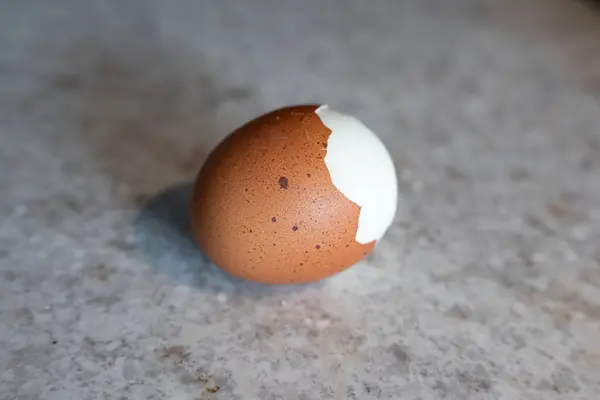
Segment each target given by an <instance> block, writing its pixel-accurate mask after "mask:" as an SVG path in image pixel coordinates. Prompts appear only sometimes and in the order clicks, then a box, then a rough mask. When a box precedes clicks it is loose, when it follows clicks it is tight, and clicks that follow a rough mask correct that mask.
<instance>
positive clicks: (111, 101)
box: [0, 0, 600, 400]
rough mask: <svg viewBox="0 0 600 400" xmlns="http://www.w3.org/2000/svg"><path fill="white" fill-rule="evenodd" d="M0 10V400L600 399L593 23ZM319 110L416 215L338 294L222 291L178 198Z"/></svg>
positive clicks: (424, 12) (483, 4)
mask: <svg viewBox="0 0 600 400" xmlns="http://www.w3.org/2000/svg"><path fill="white" fill-rule="evenodd" d="M367 4H373V5H371V6H367ZM0 10H1V11H0V50H1V51H0V194H1V195H0V216H1V218H2V219H1V221H2V222H1V225H0V273H1V279H0V398H1V399H7V400H8V399H23V400H25V399H50V400H67V399H74V400H88V399H107V400H108V399H114V400H123V399H144V400H152V399H154V400H156V399H176V400H185V399H190V400H197V399H226V400H232V399H264V400H271V399H273V400H274V399H286V400H289V399H303V400H312V399H415V400H416V399H526V400H527V399H531V400H534V399H540V400H541V399H544V400H548V399H590V400H592V399H597V398H598V397H599V396H600V333H599V332H600V245H599V243H600V51H599V50H600V14H598V13H595V12H593V11H591V10H589V9H587V8H586V7H585V6H583V5H582V4H580V3H578V2H576V1H567V0H543V1H542V0H507V1H503V2H499V1H496V0H489V1H484V0H480V1H476V0H472V1H471V0H456V1H444V0H438V1H433V0H428V1H423V0H412V1H409V0H404V1H400V0H396V1H394V0H389V1H378V2H366V1H359V0H356V1H348V0H346V1H342V0H340V1H337V2H319V1H316V0H315V1H312V0H311V1H302V2H300V1H292V0H289V1H274V0H273V1H267V0H257V1H253V2H236V1H233V0H232V1H218V2H217V1H214V2H203V1H193V0H177V1H172V2H166V1H158V0H147V1H142V0H140V1H116V0H115V1H79V0H60V1H59V0H55V1H42V0H38V1H35V0H30V1H10V0H4V1H1V2H0ZM309 101H317V102H327V103H329V104H330V105H331V106H332V107H335V108H337V109H340V110H342V111H345V112H349V113H353V114H355V115H357V116H358V117H360V118H361V119H362V120H364V121H365V122H366V123H367V125H369V126H370V127H371V128H372V129H373V130H375V131H376V132H378V133H379V135H380V136H381V137H382V139H383V140H384V141H385V143H386V144H387V146H388V147H389V149H390V152H391V153H392V154H393V156H394V158H395V161H396V163H397V166H398V169H399V171H400V175H401V185H400V187H401V191H402V199H403V208H402V210H403V211H402V212H401V213H399V215H398V218H397V223H396V224H395V226H394V227H393V229H391V231H390V232H389V234H388V235H387V237H386V239H385V240H384V241H383V242H382V243H381V246H380V248H379V249H378V252H377V254H375V255H374V256H372V257H371V258H370V259H369V260H367V261H365V262H363V263H361V264H360V265H358V266H356V267H355V268H353V269H351V270H349V271H348V272H345V273H343V274H341V275H339V276H336V277H334V278H332V279H329V280H327V281H325V282H322V283H319V284H315V285H308V286H303V287H264V286H259V285H253V284H248V283H244V282H241V281H237V280H234V279H232V278H230V277H227V276H226V275H224V274H223V273H221V272H220V271H219V270H218V269H216V268H215V267H214V266H211V265H207V264H206V262H205V261H204V259H203V258H202V255H201V254H200V253H199V252H198V250H196V248H195V247H194V246H193V245H192V244H191V242H190V240H189V235H188V228H187V223H186V218H187V216H186V199H187V195H188V194H189V189H190V187H189V185H190V182H191V180H192V178H193V177H194V174H195V172H196V170H197V169H198V168H199V167H200V165H201V163H202V161H203V159H204V157H205V155H206V154H207V152H208V151H209V150H210V149H211V148H212V146H214V144H215V143H217V142H218V140H219V139H220V138H222V137H223V136H224V135H225V134H227V133H228V132H229V131H231V130H232V129H233V128H235V127H237V126H238V125H239V124H241V123H243V122H245V121H246V120H247V119H249V118H251V117H253V116H255V115H257V114H259V113H261V112H264V111H267V110H270V109H272V108H275V107H279V106H281V105H285V104H292V103H303V102H309Z"/></svg>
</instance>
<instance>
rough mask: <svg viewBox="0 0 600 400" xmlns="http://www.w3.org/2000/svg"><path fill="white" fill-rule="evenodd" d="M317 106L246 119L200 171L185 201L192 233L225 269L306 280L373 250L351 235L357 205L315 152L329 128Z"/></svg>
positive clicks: (261, 278)
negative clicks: (188, 200) (189, 202)
mask: <svg viewBox="0 0 600 400" xmlns="http://www.w3.org/2000/svg"><path fill="white" fill-rule="evenodd" d="M317 108H318V106H317V105H307V106H295V107H287V108H283V109H280V110H276V111H273V112H271V113H268V114H266V115H263V116H261V117H258V118H256V119H254V120H252V121H249V122H248V123H246V124H245V125H243V126H242V127H240V128H239V129H237V130H236V131H234V132H233V133H232V134H231V135H229V136H228V137H227V138H226V139H225V140H223V141H222V142H221V143H220V144H219V145H218V146H217V147H216V149H215V150H214V151H213V152H212V153H211V154H210V155H209V157H208V159H207V160H206V162H205V164H204V166H203V167H202V169H201V170H200V172H199V174H198V177H197V179H196V184H195V187H194V194H193V198H192V206H191V223H192V229H193V233H194V237H195V239H196V241H197V243H198V244H199V245H200V247H201V248H202V249H203V250H204V252H205V254H206V255H207V256H208V257H209V258H210V259H211V261H212V262H214V263H215V264H216V265H218V266H219V267H220V268H222V269H223V270H225V271H227V272H229V273H230V274H232V275H235V276H237V277H240V278H243V279H247V280H251V281H256V282H263V283H289V282H291V281H293V282H294V283H306V282H313V281H316V280H320V279H323V278H325V277H328V276H330V275H333V274H335V273H337V272H340V271H342V270H344V269H346V268H348V267H349V266H351V265H353V264H354V263H356V262H358V261H359V260H360V259H362V257H363V255H364V253H365V252H367V253H368V252H370V251H371V250H372V249H373V247H374V245H375V243H374V242H372V243H367V244H361V243H358V242H356V240H355V236H356V230H357V228H358V216H359V213H360V208H359V207H358V205H356V204H355V203H353V202H351V201H350V200H348V199H347V198H346V197H345V196H344V195H343V194H342V193H341V192H340V191H339V190H338V189H337V188H336V187H335V186H334V185H333V184H332V182H331V176H330V174H329V170H328V169H327V166H326V165H325V162H324V157H325V155H326V154H327V152H326V151H324V150H323V149H324V147H325V145H326V144H327V142H328V140H329V136H330V134H331V131H330V130H329V129H328V128H327V127H326V126H325V125H324V124H323V123H322V121H321V120H320V118H319V116H318V115H317V114H316V113H315V110H316V109H317ZM282 138H285V139H282ZM265 154H269V155H270V156H271V158H266V159H265V157H264V155H265ZM230 160H231V161H230ZM233 160H235V161H233ZM274 177H275V178H274ZM308 178H310V179H308ZM273 180H277V183H278V185H279V186H274V185H273V184H272V183H271V182H273ZM290 183H293V184H290ZM274 189H276V190H274ZM246 192H249V193H252V197H251V199H249V198H246V197H247V196H248V194H246ZM275 216H276V217H275ZM269 220H271V222H277V224H275V223H271V224H269V223H265V221H267V222H268V221H269ZM299 221H302V224H301V225H300V224H299V223H298V222H299ZM282 224H283V225H282ZM244 226H245V227H249V226H253V227H255V228H253V229H254V233H253V234H252V235H249V234H242V230H248V229H247V228H244ZM282 226H283V227H286V226H287V227H296V229H293V228H292V229H289V228H287V229H281V227H282ZM300 226H301V227H302V229H299V227H300ZM258 227H260V228H258ZM315 242H316V243H319V245H315ZM268 243H272V244H273V246H269V245H268ZM275 244H277V245H276V246H275ZM346 245H347V246H346ZM255 247H256V248H257V249H260V250H256V251H255V250H253V249H254V248H255ZM317 250H318V251H317ZM247 251H251V253H252V254H253V256H252V258H250V257H249V254H248V253H247ZM261 257H262V258H261ZM301 262H302V263H303V265H302V268H298V269H297V270H296V273H295V274H293V277H292V276H290V274H292V268H293V266H298V265H300V263H301ZM279 267H281V268H279Z"/></svg>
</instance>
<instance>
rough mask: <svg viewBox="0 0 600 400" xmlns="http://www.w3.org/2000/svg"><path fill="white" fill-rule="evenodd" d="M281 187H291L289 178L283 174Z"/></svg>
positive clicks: (280, 182)
mask: <svg viewBox="0 0 600 400" xmlns="http://www.w3.org/2000/svg"><path fill="white" fill-rule="evenodd" d="M279 187H280V188H281V189H287V188H289V187H290V185H289V182H288V178H286V177H285V176H281V177H279Z"/></svg>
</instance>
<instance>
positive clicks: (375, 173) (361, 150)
mask: <svg viewBox="0 0 600 400" xmlns="http://www.w3.org/2000/svg"><path fill="white" fill-rule="evenodd" d="M315 113H316V114H317V115H318V116H319V118H320V119H321V122H322V123H323V124H324V125H325V126H326V127H327V128H329V130H331V134H330V135H329V139H328V141H327V154H326V155H325V165H326V166H327V169H328V170H329V174H330V175H331V181H332V183H333V184H334V186H335V187H336V188H337V189H338V190H339V191H340V192H341V193H342V194H343V195H344V196H346V197H347V198H348V199H349V200H350V201H352V202H354V203H356V204H357V205H358V206H359V207H360V215H359V218H358V229H357V231H356V241H357V242H358V243H362V244H365V243H369V242H372V241H376V240H379V239H381V238H382V237H383V235H384V234H385V232H386V231H387V229H388V228H389V227H390V226H391V225H392V223H393V221H394V216H395V215H396V209H397V202H398V183H397V178H396V170H395V168H394V162H393V161H392V157H391V156H390V154H389V153H388V151H387V149H386V148H385V146H384V145H383V143H382V142H381V140H379V138H378V137H377V136H376V135H375V134H374V133H373V132H372V131H371V130H370V129H369V128H367V127H366V126H365V125H364V124H363V123H362V122H361V121H359V120H358V119H356V118H354V117H351V116H349V115H345V114H341V113H339V112H337V111H334V110H332V109H330V108H329V107H328V106H327V105H322V106H320V107H319V108H317V109H316V111H315Z"/></svg>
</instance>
